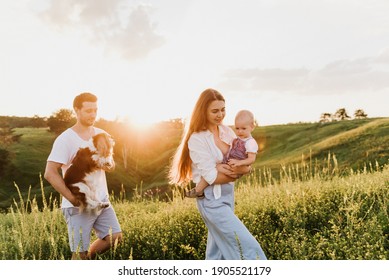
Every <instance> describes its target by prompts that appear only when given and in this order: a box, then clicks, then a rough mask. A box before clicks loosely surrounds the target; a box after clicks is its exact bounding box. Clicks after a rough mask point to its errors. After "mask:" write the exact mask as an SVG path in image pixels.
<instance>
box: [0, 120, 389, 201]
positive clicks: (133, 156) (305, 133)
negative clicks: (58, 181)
mask: <svg viewBox="0 0 389 280" xmlns="http://www.w3.org/2000/svg"><path fill="white" fill-rule="evenodd" d="M153 129H154V132H150V133H149V135H148V133H147V132H142V134H146V137H145V138H142V139H137V142H136V143H137V144H136V145H135V144H134V143H131V145H128V146H129V147H128V148H127V150H126V151H127V156H126V159H127V160H126V162H127V168H125V165H124V160H123V159H124V156H123V151H124V149H123V146H124V145H123V143H118V141H117V146H116V150H115V160H116V162H117V167H116V170H115V171H114V172H112V173H109V174H107V179H108V183H109V187H110V191H111V192H113V193H114V194H115V195H119V193H120V192H121V191H123V190H124V191H125V195H126V196H127V197H131V196H132V195H133V194H134V192H135V191H136V192H137V193H139V192H144V191H147V190H149V192H148V193H149V194H150V195H152V194H153V193H154V194H155V193H158V192H163V191H166V190H167V189H168V185H167V180H166V174H167V169H168V166H169V161H170V158H171V156H172V155H173V153H174V150H175V149H176V147H177V145H178V142H179V138H180V135H181V132H182V131H181V129H178V128H177V129H173V128H171V129H166V127H164V128H163V129H162V128H161V129H160V131H158V129H156V128H153ZM388 132H389V118H374V119H363V120H352V121H340V122H332V123H326V124H320V123H300V124H287V125H274V126H263V127H258V128H256V129H255V131H254V132H253V136H254V137H255V138H256V139H257V141H258V143H259V146H260V151H259V154H258V157H257V161H256V163H255V165H254V166H255V168H261V169H263V168H268V169H270V170H272V172H273V173H274V174H275V176H276V174H277V173H279V170H280V167H282V166H288V165H291V164H300V163H301V162H302V160H304V161H305V162H308V163H312V162H313V163H315V162H319V163H320V162H325V161H326V159H327V158H328V155H329V154H335V155H336V159H337V162H338V165H339V170H346V169H350V168H353V169H362V168H364V166H365V165H369V164H370V163H371V164H373V165H375V164H376V162H377V163H378V165H379V166H382V165H384V164H386V163H388V159H389V133H388ZM15 134H22V136H21V138H20V141H19V142H18V143H15V144H13V145H11V146H10V147H9V150H10V151H11V155H12V164H11V166H10V167H9V168H8V169H9V170H8V171H7V172H6V175H5V176H3V177H2V178H0V207H1V208H7V207H9V205H10V204H11V203H12V201H13V199H14V198H16V197H17V193H16V188H15V187H14V183H16V184H17V185H18V186H19V188H20V189H21V191H22V193H28V189H29V187H31V194H32V195H35V194H36V195H38V196H39V195H40V193H41V190H40V185H39V182H40V174H43V172H44V168H45V164H46V159H47V157H48V154H49V152H50V149H51V145H52V143H53V141H54V138H55V135H54V134H52V133H49V132H48V131H47V129H41V128H18V129H15ZM111 134H112V135H115V134H114V133H111ZM135 134H136V133H135ZM155 135H158V137H155ZM131 136H132V135H131ZM136 137H137V135H133V137H132V138H136ZM44 188H45V193H46V194H47V193H50V192H52V191H53V189H52V188H51V187H50V186H49V184H48V183H47V182H46V181H44ZM53 194H54V196H57V195H58V194H56V193H55V192H53Z"/></svg>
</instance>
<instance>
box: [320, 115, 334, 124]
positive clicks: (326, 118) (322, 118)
mask: <svg viewBox="0 0 389 280" xmlns="http://www.w3.org/2000/svg"><path fill="white" fill-rule="evenodd" d="M320 122H321V123H327V122H332V114H330V113H323V114H321V116H320Z"/></svg>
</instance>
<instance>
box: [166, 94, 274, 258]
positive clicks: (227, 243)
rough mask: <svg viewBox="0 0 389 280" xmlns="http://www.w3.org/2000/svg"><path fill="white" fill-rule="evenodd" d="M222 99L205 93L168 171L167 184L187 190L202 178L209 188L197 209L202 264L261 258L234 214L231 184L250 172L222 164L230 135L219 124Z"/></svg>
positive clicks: (222, 115)
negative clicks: (204, 235) (202, 233)
mask: <svg viewBox="0 0 389 280" xmlns="http://www.w3.org/2000/svg"><path fill="white" fill-rule="evenodd" d="M224 116H225V100H224V98H223V96H222V95H221V94H220V93H219V92H218V91H216V90H214V89H206V90H205V91H203V92H202V93H201V95H200V97H199V99H198V100H197V103H196V105H195V107H194V110H193V112H192V116H191V119H190V122H189V127H188V128H187V129H186V132H185V134H184V136H183V138H182V141H181V144H180V146H179V148H178V149H177V152H176V154H175V156H174V159H173V163H172V166H171V169H170V174H169V176H170V182H171V183H174V184H178V185H186V184H188V183H189V182H190V180H192V181H193V182H194V183H196V184H197V183H199V182H200V180H201V177H202V178H204V179H205V180H206V181H207V182H208V184H209V186H208V187H207V188H206V189H205V190H204V197H198V198H197V207H198V209H199V212H200V214H201V217H202V218H203V220H204V222H205V224H206V226H207V228H208V240H207V249H206V259H209V260H223V259H228V260H236V259H266V256H265V254H264V252H263V250H262V248H261V246H260V245H259V243H258V242H257V241H256V240H255V238H254V237H253V236H252V235H251V234H250V232H249V231H248V230H247V228H246V227H245V226H244V225H243V223H242V222H241V221H240V220H239V219H238V218H237V217H236V216H235V214H234V180H235V179H236V178H237V177H238V175H237V174H242V173H243V174H245V173H248V172H249V170H250V167H247V166H243V167H237V168H231V167H230V166H228V165H227V164H221V162H222V160H223V157H224V156H225V155H226V154H227V152H228V150H229V148H230V145H231V143H232V140H233V139H234V138H236V136H235V133H234V132H233V131H232V129H231V128H230V127H228V126H225V125H223V124H222V121H223V119H224Z"/></svg>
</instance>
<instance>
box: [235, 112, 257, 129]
mask: <svg viewBox="0 0 389 280" xmlns="http://www.w3.org/2000/svg"><path fill="white" fill-rule="evenodd" d="M237 119H244V120H247V121H248V122H249V123H250V124H251V125H253V126H256V125H257V124H256V121H255V117H254V114H253V113H252V112H251V111H249V110H240V111H239V112H238V113H237V114H236V116H235V120H237Z"/></svg>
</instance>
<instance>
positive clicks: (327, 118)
mask: <svg viewBox="0 0 389 280" xmlns="http://www.w3.org/2000/svg"><path fill="white" fill-rule="evenodd" d="M366 118H367V114H366V113H365V111H364V110H362V109H357V110H355V112H354V119H366ZM349 119H351V116H349V114H348V113H347V111H346V109H345V108H340V109H338V110H337V111H336V112H335V113H334V114H331V113H322V114H321V116H320V121H319V122H320V123H327V122H332V121H343V120H349Z"/></svg>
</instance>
